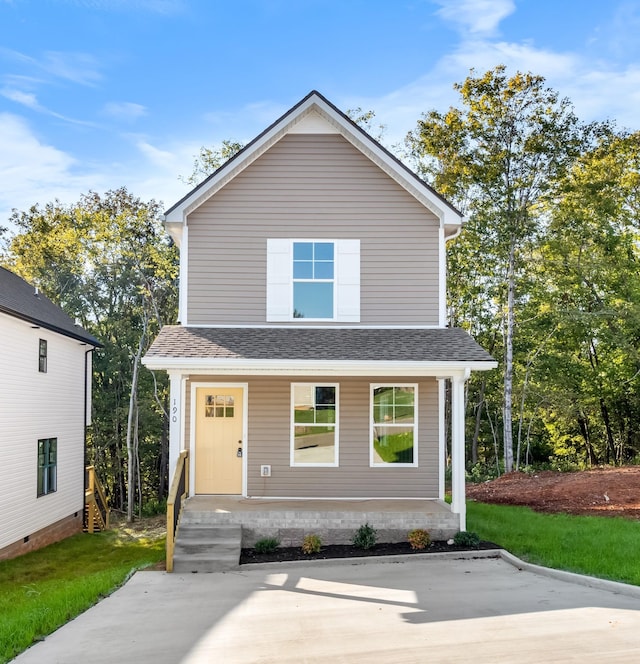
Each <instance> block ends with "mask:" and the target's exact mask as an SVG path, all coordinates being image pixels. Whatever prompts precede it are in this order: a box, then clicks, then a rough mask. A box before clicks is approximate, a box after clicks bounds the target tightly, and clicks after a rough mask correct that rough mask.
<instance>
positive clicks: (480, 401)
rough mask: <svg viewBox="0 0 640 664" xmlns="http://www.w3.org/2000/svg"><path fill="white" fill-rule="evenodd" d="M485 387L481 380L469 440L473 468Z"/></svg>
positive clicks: (484, 380) (485, 384)
mask: <svg viewBox="0 0 640 664" xmlns="http://www.w3.org/2000/svg"><path fill="white" fill-rule="evenodd" d="M486 387H487V379H486V378H483V379H482V383H481V384H480V394H479V399H478V407H477V408H476V424H475V427H474V429H473V438H472V440H471V463H472V464H473V465H474V466H475V464H476V463H478V438H479V437H480V425H481V423H482V408H483V406H484V392H485V389H486Z"/></svg>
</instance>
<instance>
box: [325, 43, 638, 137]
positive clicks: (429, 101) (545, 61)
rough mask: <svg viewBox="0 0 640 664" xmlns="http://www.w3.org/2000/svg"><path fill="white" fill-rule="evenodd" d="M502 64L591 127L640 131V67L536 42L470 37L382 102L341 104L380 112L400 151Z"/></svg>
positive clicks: (360, 100)
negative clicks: (536, 82) (431, 115)
mask: <svg viewBox="0 0 640 664" xmlns="http://www.w3.org/2000/svg"><path fill="white" fill-rule="evenodd" d="M499 64H504V65H505V66H506V67H507V75H511V74H514V73H515V72H516V71H521V72H531V73H533V74H539V75H541V76H543V77H544V78H545V79H546V83H547V84H548V85H549V87H551V88H553V89H554V90H556V91H557V92H558V94H559V95H560V97H567V98H568V99H569V100H570V101H571V102H572V103H573V105H574V108H575V111H576V114H577V116H578V117H579V118H580V119H581V120H583V121H585V122H590V121H594V120H605V119H612V120H616V121H617V124H618V126H621V127H625V128H629V129H632V130H637V129H640V116H639V115H638V111H637V109H638V108H639V107H640V65H636V64H630V65H618V64H617V63H614V62H608V61H604V60H601V61H593V60H592V59H590V58H589V57H587V56H586V55H582V54H580V53H575V52H567V51H564V52H560V51H552V50H549V49H541V48H537V47H536V46H535V44H534V43H533V42H508V41H499V40H491V39H478V38H466V37H464V38H463V39H461V41H460V42H459V43H458V45H457V47H455V49H453V50H452V51H451V52H449V53H447V54H446V55H444V56H443V57H441V58H440V60H439V61H438V62H437V63H436V64H435V66H434V67H432V69H431V70H430V71H428V72H427V73H425V74H424V75H423V76H421V77H420V78H418V79H416V80H415V81H412V82H411V83H409V84H408V85H405V86H403V87H401V88H398V89H397V90H394V91H392V92H390V93H388V94H386V95H384V96H382V97H378V98H362V97H359V98H355V97H354V98H349V99H347V100H337V101H338V105H340V106H341V107H342V108H353V107H356V106H360V107H362V108H364V109H367V110H369V109H371V110H374V111H375V112H376V120H377V121H378V122H380V123H382V124H385V125H386V126H387V133H386V135H385V137H384V141H385V143H386V144H387V145H394V144H396V143H398V142H400V141H402V139H403V138H404V136H405V135H406V133H407V131H409V130H411V129H413V128H414V127H415V126H416V122H417V120H418V119H419V118H420V116H421V114H422V113H423V112H425V111H429V110H432V109H437V110H439V111H445V110H446V109H447V108H448V107H449V106H451V105H458V104H459V96H458V93H457V92H456V91H455V90H453V84H454V83H456V82H462V81H464V80H465V78H466V77H467V76H469V73H470V71H471V69H474V70H475V72H476V73H477V74H478V75H480V74H483V73H484V72H485V71H487V70H489V69H493V68H494V67H496V66H497V65H499Z"/></svg>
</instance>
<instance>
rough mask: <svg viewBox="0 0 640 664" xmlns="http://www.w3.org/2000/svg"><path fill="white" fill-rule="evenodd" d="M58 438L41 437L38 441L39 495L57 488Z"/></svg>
mask: <svg viewBox="0 0 640 664" xmlns="http://www.w3.org/2000/svg"><path fill="white" fill-rule="evenodd" d="M57 469H58V439H57V438H41V439H40V440H39V441H38V497H40V496H45V495H46V494H48V493H53V492H54V491H55V490H56V489H57Z"/></svg>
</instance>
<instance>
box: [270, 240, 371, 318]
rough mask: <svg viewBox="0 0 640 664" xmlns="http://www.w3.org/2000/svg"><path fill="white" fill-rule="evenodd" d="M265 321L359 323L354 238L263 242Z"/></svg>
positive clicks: (357, 251)
mask: <svg viewBox="0 0 640 664" xmlns="http://www.w3.org/2000/svg"><path fill="white" fill-rule="evenodd" d="M266 318H267V322H295V321H299V320H307V321H335V322H343V323H359V322H360V240H329V239H322V240H318V239H313V240H302V239H284V238H282V239H281V238H277V239H269V240H267V316H266Z"/></svg>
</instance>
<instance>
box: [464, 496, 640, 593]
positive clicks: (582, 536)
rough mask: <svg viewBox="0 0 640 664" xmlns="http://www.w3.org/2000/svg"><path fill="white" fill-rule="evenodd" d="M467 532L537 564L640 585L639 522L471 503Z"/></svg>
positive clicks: (468, 511)
mask: <svg viewBox="0 0 640 664" xmlns="http://www.w3.org/2000/svg"><path fill="white" fill-rule="evenodd" d="M467 529H468V530H470V531H475V532H477V533H478V534H479V535H480V537H481V538H482V539H483V540H488V541H491V542H495V543H496V544H500V545H501V546H502V547H503V548H504V549H506V550H507V551H509V552H510V553H513V554H514V555H516V556H518V557H519V558H522V559H523V560H525V561H527V562H530V563H534V564H536V565H544V566H545V567H552V568H554V569H562V570H567V571H569V572H576V573H578V574H587V575H588V576H595V577H599V578H602V579H609V580H612V581H622V582H623V583H630V584H633V585H636V586H640V566H638V562H637V550H638V523H637V522H635V521H631V520H629V519H623V518H610V517H599V516H573V515H569V514H543V513H540V512H534V511H533V510H531V509H529V508H528V507H512V506H506V505H488V504H486V503H477V502H473V501H470V502H468V503H467Z"/></svg>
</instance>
